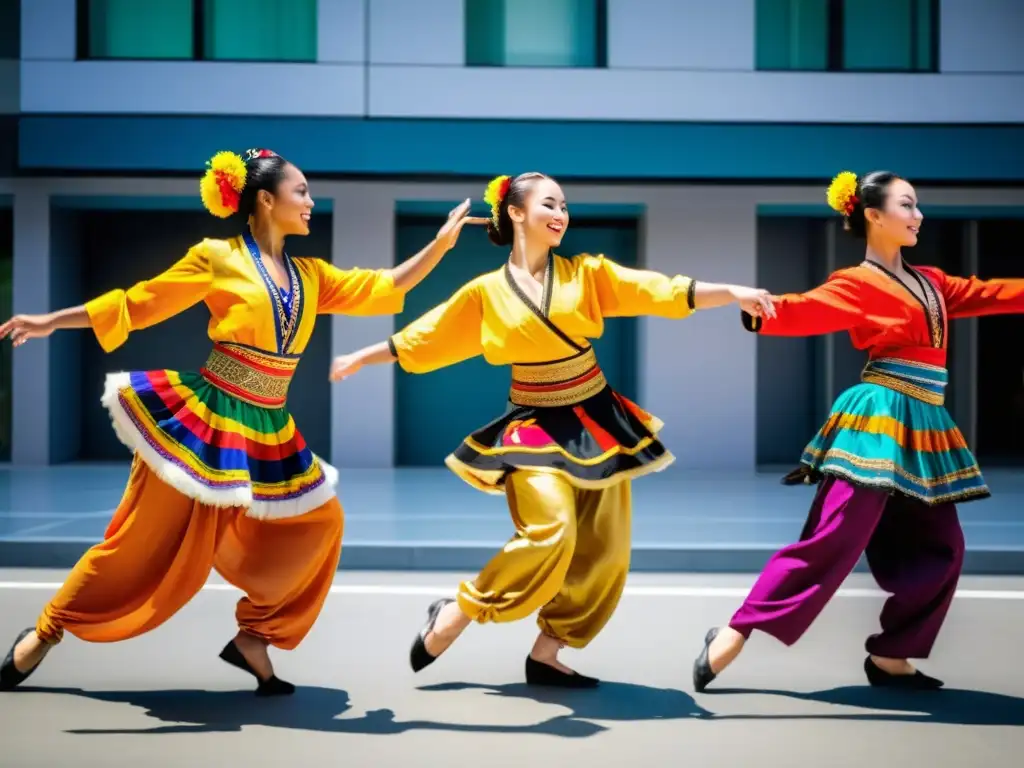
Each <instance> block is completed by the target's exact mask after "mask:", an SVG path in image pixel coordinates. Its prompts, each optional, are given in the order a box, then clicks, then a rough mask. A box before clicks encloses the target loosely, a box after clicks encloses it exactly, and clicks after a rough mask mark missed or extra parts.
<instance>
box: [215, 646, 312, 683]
mask: <svg viewBox="0 0 1024 768" xmlns="http://www.w3.org/2000/svg"><path fill="white" fill-rule="evenodd" d="M220 657H221V659H223V660H224V661H226V662H227V663H228V664H230V665H231V666H233V667H237V668H238V669H240V670H242V671H243V672H248V673H249V674H250V675H252V676H253V677H255V678H256V682H257V685H256V695H257V696H291V695H292V694H293V693H295V686H294V685H292V684H291V683H289V682H287V681H285V680H282V679H281V678H279V677H278V676H277V675H271V676H270V677H268V678H267V679H266V680H264V679H262V678H261V677H260V676H259V675H258V674H256V670H255V669H253V668H252V665H250V664H249V662H248V661H246V660H245V656H243V655H242V652H241V651H240V650H238V646H237V645H235V641H234V640H232V641H231V642H230V643H228V644H227V645H225V646H224V650H222V651H221V652H220Z"/></svg>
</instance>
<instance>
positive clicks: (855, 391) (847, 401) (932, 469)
mask: <svg viewBox="0 0 1024 768" xmlns="http://www.w3.org/2000/svg"><path fill="white" fill-rule="evenodd" d="M946 382H947V372H946V370H945V369H944V368H938V367H935V366H929V365H924V364H921V363H912V362H908V361H903V360H896V359H882V360H873V361H871V362H870V363H868V365H867V367H866V368H865V369H864V374H863V381H862V383H860V384H857V385H856V386H853V387H851V388H850V389H848V390H846V391H845V392H843V393H842V394H841V395H840V396H839V397H838V398H836V401H835V403H834V404H833V406H832V410H831V412H830V413H829V416H828V419H827V420H826V421H825V424H824V425H823V426H822V427H821V429H820V430H819V431H818V434H817V435H815V437H814V439H813V440H811V442H810V443H808V445H807V447H806V448H805V449H804V452H803V455H802V456H801V464H802V465H803V466H802V468H801V469H800V470H797V471H796V472H794V473H791V474H790V475H789V479H790V480H791V481H799V480H813V479H815V478H816V477H817V476H819V475H820V474H832V475H837V476H839V477H842V478H844V479H846V480H848V481H849V482H851V483H853V484H854V485H860V486H863V487H868V488H875V489H879V488H880V489H885V490H888V491H891V492H894V493H902V494H905V495H906V496H909V497H912V498H915V499H919V500H920V501H923V502H925V503H926V504H929V505H936V504H942V503H946V502H965V501H970V500H973V499H981V498H985V497H987V496H989V495H990V492H989V489H988V486H987V485H986V483H985V479H984V477H983V476H982V473H981V468H980V467H979V466H978V462H977V461H976V460H975V458H974V455H973V453H972V452H971V450H970V449H969V448H968V447H967V441H966V440H965V439H964V436H963V434H962V433H961V432H960V430H959V428H957V426H956V424H955V423H954V422H953V419H952V417H950V415H949V413H948V412H947V411H946V409H945V407H944V405H943V402H944V397H943V393H944V390H945V386H946Z"/></svg>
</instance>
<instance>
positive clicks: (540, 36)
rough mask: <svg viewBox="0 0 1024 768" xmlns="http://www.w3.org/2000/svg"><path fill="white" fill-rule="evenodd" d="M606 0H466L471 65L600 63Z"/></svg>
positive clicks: (558, 65)
mask: <svg viewBox="0 0 1024 768" xmlns="http://www.w3.org/2000/svg"><path fill="white" fill-rule="evenodd" d="M603 13H604V8H603V0H466V64H467V66H471V67H477V66H496V67H598V66H602V62H603V60H604V51H603V50H602V48H603V47H604V41H603V39H602V38H603V35H602V34H601V29H602V15H603Z"/></svg>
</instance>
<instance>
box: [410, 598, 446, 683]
mask: <svg viewBox="0 0 1024 768" xmlns="http://www.w3.org/2000/svg"><path fill="white" fill-rule="evenodd" d="M454 602H455V601H454V600H452V599H451V598H450V597H443V598H441V599H440V600H435V601H434V602H432V603H431V604H430V607H429V608H427V623H426V624H424V625H423V629H421V630H420V632H419V634H418V635H416V639H415V640H414V641H413V643H412V648H411V649H410V651H409V664H410V665H412V671H413V672H419V671H420V670H421V669H426V668H427V667H429V666H430V665H431V664H433V663H434V662H435V661H437V656H431V655H430V652H429V651H428V650H427V644H426V642H425V641H426V639H427V635H429V634H430V633H431V632H433V631H434V624H436V623H437V617H438V616H439V615H440V614H441V611H442V610H443V609H444V607H445V606H446V605H448V604H449V603H454Z"/></svg>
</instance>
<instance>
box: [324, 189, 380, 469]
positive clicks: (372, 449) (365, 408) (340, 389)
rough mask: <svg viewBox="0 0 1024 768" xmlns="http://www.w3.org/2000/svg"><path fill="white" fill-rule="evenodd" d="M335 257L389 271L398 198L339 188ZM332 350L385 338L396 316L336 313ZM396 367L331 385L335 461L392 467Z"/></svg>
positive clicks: (337, 352)
mask: <svg viewBox="0 0 1024 768" xmlns="http://www.w3.org/2000/svg"><path fill="white" fill-rule="evenodd" d="M333 220H334V229H333V232H332V239H331V260H332V262H333V263H334V264H335V265H336V266H338V267H341V268H343V269H344V268H346V267H364V268H368V269H388V268H390V267H393V266H394V263H395V200H394V197H393V196H392V194H391V193H386V192H383V191H377V190H374V188H373V187H371V186H369V185H349V184H345V185H343V186H342V187H341V191H340V192H339V194H338V195H337V196H336V197H335V198H334V212H333ZM332 321H333V322H332V324H331V352H332V354H333V355H341V354H344V353H346V352H353V351H355V350H357V349H359V348H360V347H364V346H367V345H369V344H375V343H377V342H379V341H384V340H385V339H387V337H388V336H389V335H390V334H392V333H394V330H395V317H394V316H393V315H385V316H380V317H345V316H334V317H333V318H332ZM394 382H395V366H394V365H377V366H371V367H369V368H365V369H363V370H362V371H359V373H357V374H356V375H355V376H353V377H352V378H350V379H348V380H346V381H342V382H339V383H338V384H332V385H331V386H332V390H331V463H332V464H334V465H335V466H337V467H342V468H344V467H364V468H365V467H391V466H393V464H394V456H395V447H394V433H395V408H394V398H395V384H394Z"/></svg>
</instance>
